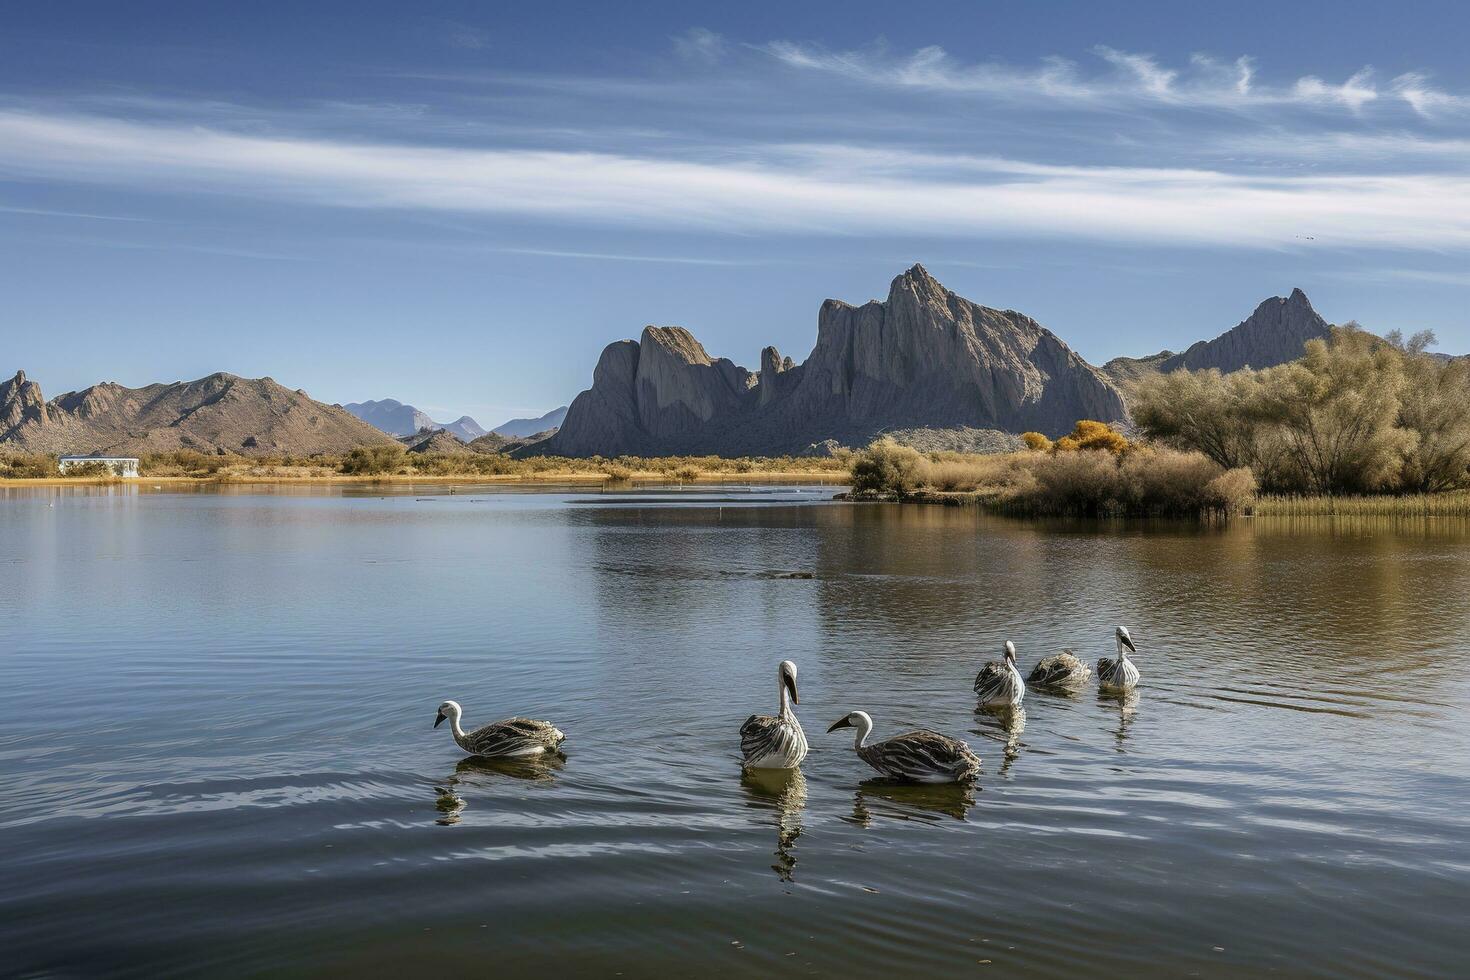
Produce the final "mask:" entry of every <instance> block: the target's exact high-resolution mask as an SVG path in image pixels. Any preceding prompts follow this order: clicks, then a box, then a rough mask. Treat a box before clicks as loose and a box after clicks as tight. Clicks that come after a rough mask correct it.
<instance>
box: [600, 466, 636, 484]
mask: <svg viewBox="0 0 1470 980" xmlns="http://www.w3.org/2000/svg"><path fill="white" fill-rule="evenodd" d="M602 472H603V473H604V474H605V475H606V476H607V478H608V479H609V480H614V481H619V482H621V481H624V480H631V479H632V478H633V471H632V470H630V469H628V467H626V466H621V465H619V464H618V463H606V464H604V465H603V467H602Z"/></svg>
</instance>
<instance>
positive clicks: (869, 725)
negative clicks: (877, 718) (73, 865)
mask: <svg viewBox="0 0 1470 980" xmlns="http://www.w3.org/2000/svg"><path fill="white" fill-rule="evenodd" d="M839 728H856V729H857V730H858V731H861V732H870V731H872V730H873V719H871V718H869V717H868V713H867V712H866V711H849V712H848V713H847V714H845V715H843V716H842V717H841V718H838V719H837V720H836V721H834V722H833V723H832V727H831V728H829V729H827V733H828V734H831V733H832V732H835V731H837V729H839Z"/></svg>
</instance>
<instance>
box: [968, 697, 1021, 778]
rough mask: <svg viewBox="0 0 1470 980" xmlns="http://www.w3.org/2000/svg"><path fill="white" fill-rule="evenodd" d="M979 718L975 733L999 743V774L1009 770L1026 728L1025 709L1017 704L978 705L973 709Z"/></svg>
mask: <svg viewBox="0 0 1470 980" xmlns="http://www.w3.org/2000/svg"><path fill="white" fill-rule="evenodd" d="M975 717H976V718H978V719H979V720H980V727H979V728H977V729H975V730H974V731H975V734H976V735H983V736H984V737H986V738H988V739H992V740H994V741H996V742H999V743H1000V746H1001V759H1000V774H1001V775H1002V776H1004V775H1005V774H1006V773H1007V772H1009V771H1010V768H1011V763H1013V762H1015V761H1016V756H1018V755H1020V754H1021V733H1022V732H1024V731H1025V730H1026V709H1025V708H1023V707H1022V706H1021V705H1019V704H1015V705H1010V704H1006V705H999V706H995V707H980V708H976V709H975Z"/></svg>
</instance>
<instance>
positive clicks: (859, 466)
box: [851, 437, 929, 496]
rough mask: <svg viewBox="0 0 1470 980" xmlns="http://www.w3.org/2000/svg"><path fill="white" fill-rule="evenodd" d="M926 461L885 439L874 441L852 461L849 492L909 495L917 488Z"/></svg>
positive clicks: (922, 457) (926, 464)
mask: <svg viewBox="0 0 1470 980" xmlns="http://www.w3.org/2000/svg"><path fill="white" fill-rule="evenodd" d="M928 462H929V461H928V460H927V459H926V458H925V457H924V455H923V454H922V453H920V452H919V451H918V450H917V449H910V448H909V447H908V446H903V445H900V444H898V443H897V442H894V441H893V440H892V439H889V438H886V437H885V438H882V439H878V440H875V441H874V442H873V443H871V444H870V445H869V446H868V448H867V449H864V450H862V451H861V452H859V453H856V454H855V455H854V456H853V458H852V468H851V474H852V489H853V492H855V493H895V494H898V495H899V496H903V495H904V494H908V493H912V492H913V491H914V490H916V489H918V487H919V484H920V482H921V480H922V479H923V476H924V470H925V468H926V467H927V466H928Z"/></svg>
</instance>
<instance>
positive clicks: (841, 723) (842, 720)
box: [827, 715, 852, 735]
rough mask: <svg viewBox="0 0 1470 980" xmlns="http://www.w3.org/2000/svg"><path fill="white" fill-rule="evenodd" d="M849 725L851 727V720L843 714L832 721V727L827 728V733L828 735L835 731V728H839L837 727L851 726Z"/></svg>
mask: <svg viewBox="0 0 1470 980" xmlns="http://www.w3.org/2000/svg"><path fill="white" fill-rule="evenodd" d="M851 727H852V722H851V721H850V720H849V719H848V718H847V716H846V715H843V716H842V717H841V718H839V719H837V720H836V721H834V722H833V723H832V727H831V728H829V729H827V734H828V735H831V734H832V733H833V732H835V731H837V729H839V728H851Z"/></svg>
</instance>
